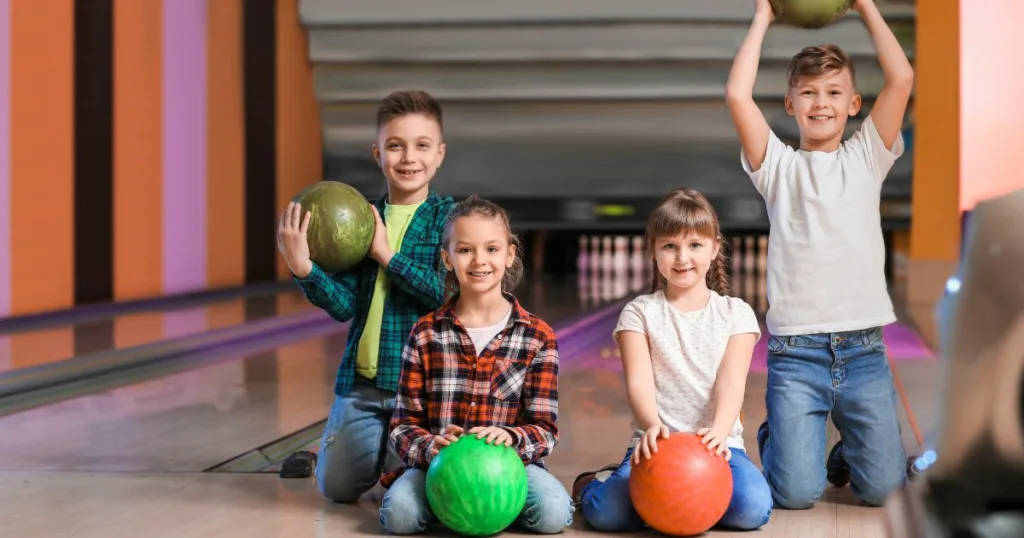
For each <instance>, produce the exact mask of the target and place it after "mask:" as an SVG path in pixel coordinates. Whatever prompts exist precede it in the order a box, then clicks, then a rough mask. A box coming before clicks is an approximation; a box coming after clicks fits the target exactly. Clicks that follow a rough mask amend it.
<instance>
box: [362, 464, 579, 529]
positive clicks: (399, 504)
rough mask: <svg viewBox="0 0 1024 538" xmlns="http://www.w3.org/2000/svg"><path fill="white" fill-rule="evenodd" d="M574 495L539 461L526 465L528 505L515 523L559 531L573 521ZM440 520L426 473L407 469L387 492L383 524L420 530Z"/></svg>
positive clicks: (385, 526) (382, 516) (383, 502)
mask: <svg viewBox="0 0 1024 538" xmlns="http://www.w3.org/2000/svg"><path fill="white" fill-rule="evenodd" d="M573 510H574V508H573V505H572V498H571V497H570V496H569V492H568V491H566V489H565V486H563V485H562V483H561V482H559V481H558V479H557V478H555V477H554V475H552V474H551V473H549V472H548V471H547V470H545V469H544V468H543V467H541V466H539V465H534V464H530V465H527V466H526V506H525V507H523V511H522V513H520V514H519V517H518V518H517V519H516V520H515V522H514V523H513V525H515V526H518V527H520V528H522V529H523V530H526V531H527V532H535V533H538V534H557V533H559V532H561V531H562V529H564V528H565V527H567V526H569V525H571V524H572V513H573ZM433 523H437V519H436V517H435V516H434V514H433V513H432V512H431V511H430V505H429V504H428V503H427V473H426V472H425V471H423V470H421V469H406V470H405V472H404V473H402V476H400V477H399V478H398V480H396V481H395V483H394V484H392V485H391V487H390V488H389V489H388V492H387V493H385V494H384V500H383V501H382V502H381V506H380V525H381V527H383V528H384V530H385V531H386V532H389V533H391V534H417V533H421V532H425V531H426V530H427V529H428V527H429V526H430V525H431V524H433Z"/></svg>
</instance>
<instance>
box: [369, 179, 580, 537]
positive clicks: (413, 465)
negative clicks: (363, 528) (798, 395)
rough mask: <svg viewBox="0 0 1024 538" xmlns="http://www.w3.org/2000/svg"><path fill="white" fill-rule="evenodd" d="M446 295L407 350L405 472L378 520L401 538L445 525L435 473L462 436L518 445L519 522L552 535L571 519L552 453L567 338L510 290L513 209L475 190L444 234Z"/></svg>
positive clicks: (515, 258) (395, 426)
mask: <svg viewBox="0 0 1024 538" xmlns="http://www.w3.org/2000/svg"><path fill="white" fill-rule="evenodd" d="M442 249H443V252H442V260H443V261H444V264H445V266H446V267H447V269H448V273H447V275H446V281H445V284H446V292H447V296H448V299H447V302H446V303H445V304H444V305H443V306H442V307H441V308H440V309H438V310H437V311H435V312H433V313H430V314H428V315H426V316H424V317H423V318H421V319H420V320H419V322H418V323H417V324H416V326H415V327H414V328H413V330H412V333H411V334H410V336H409V340H408V342H407V343H406V345H405V351H404V353H403V362H402V372H401V375H400V378H399V386H398V397H397V403H396V407H395V412H394V415H393V417H392V419H391V443H392V445H393V447H394V448H395V451H396V452H397V453H398V455H399V457H400V459H401V461H402V464H403V465H402V469H400V470H399V471H397V472H395V473H391V474H389V475H386V476H385V477H384V478H382V479H381V483H382V484H383V485H384V486H385V487H388V488H389V489H388V492H387V493H386V494H385V495H384V500H383V502H382V504H381V508H380V522H381V525H382V526H383V527H384V529H385V530H386V531H388V532H390V533H393V534H413V533H419V532H424V531H425V530H427V527H428V525H429V524H430V523H432V522H434V521H436V519H435V518H434V516H433V514H432V513H431V511H430V506H429V505H428V504H427V497H426V469H427V467H428V466H429V465H430V461H431V459H432V458H433V457H434V456H435V455H436V454H437V453H438V451H439V450H441V449H442V448H444V447H445V446H447V445H448V444H449V443H451V442H452V441H454V440H456V439H457V438H458V437H459V436H461V435H475V436H477V437H478V438H481V439H483V438H486V439H487V442H489V443H501V444H504V445H506V446H510V447H512V448H514V449H515V450H516V452H517V453H518V454H519V456H520V458H521V459H522V461H523V463H524V464H525V465H526V475H527V489H528V492H527V497H526V506H525V507H524V508H523V512H522V513H521V514H520V516H519V518H518V519H517V520H516V523H517V524H518V525H519V526H520V527H522V528H524V529H526V530H529V531H532V532H537V533H544V534H553V533H557V532H560V531H561V530H562V529H563V528H565V527H566V526H567V525H569V524H570V523H571V521H572V512H573V506H572V501H571V499H570V498H569V494H568V492H567V491H566V490H565V488H564V487H563V486H562V484H561V483H560V482H559V481H558V479H557V478H555V477H554V476H553V475H552V474H551V473H549V472H548V471H547V470H546V468H545V465H544V461H543V458H544V457H545V456H546V455H548V454H550V453H551V449H552V448H554V446H555V443H556V442H557V440H558V424H557V418H558V344H557V342H556V340H555V333H554V331H553V330H552V329H551V327H550V326H549V325H548V324H547V323H545V322H544V320H542V319H540V318H538V317H537V316H535V315H533V314H531V313H530V312H527V311H526V310H525V309H524V308H523V307H522V306H520V304H519V301H518V300H516V298H515V297H514V296H513V295H512V294H511V293H510V292H509V290H511V289H513V288H514V287H515V286H516V285H517V284H518V283H519V281H520V280H521V279H522V276H523V262H522V259H521V258H520V256H521V252H520V250H521V248H520V243H519V240H518V239H517V238H516V236H515V235H513V234H512V229H511V226H510V225H509V221H508V216H507V215H506V213H505V211H504V209H502V208H501V207H500V206H498V205H497V204H494V203H493V202H490V201H486V200H481V199H479V198H476V197H475V196H474V197H470V198H468V199H467V200H465V201H463V202H461V203H459V204H458V205H456V206H455V208H454V209H453V210H452V213H451V215H450V217H449V220H448V223H447V225H446V226H445V230H444V235H443V238H442Z"/></svg>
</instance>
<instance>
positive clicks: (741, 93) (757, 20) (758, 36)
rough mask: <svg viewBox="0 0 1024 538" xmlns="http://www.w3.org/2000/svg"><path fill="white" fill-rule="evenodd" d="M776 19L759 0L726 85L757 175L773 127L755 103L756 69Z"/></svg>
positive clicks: (765, 0) (734, 117)
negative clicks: (762, 47) (772, 23)
mask: <svg viewBox="0 0 1024 538" xmlns="http://www.w3.org/2000/svg"><path fill="white" fill-rule="evenodd" d="M773 17H774V14H773V13H772V9H771V5H770V4H768V0H758V2H757V11H756V13H755V14H754V20H753V22H752V23H751V25H750V30H749V31H748V32H747V37H746V39H744V40H743V44H742V45H741V46H740V50H739V52H738V53H737V54H736V59H735V60H733V63H732V70H730V71H729V81H728V82H727V83H726V85H725V101H726V104H727V105H728V106H729V112H730V113H731V114H732V121H733V125H735V127H736V133H737V134H738V135H739V139H740V145H741V146H742V148H743V154H744V155H746V157H747V161H748V162H749V163H750V169H751V170H752V171H755V172H756V171H757V170H759V169H760V168H761V164H762V163H763V162H764V159H765V155H766V154H767V153H768V138H769V133H770V128H769V127H768V121H767V120H765V119H764V114H763V113H762V112H761V109H760V108H759V107H758V106H757V103H756V102H754V82H755V81H756V80H757V68H758V64H759V62H760V60H761V45H762V43H763V42H764V35H765V33H766V32H767V31H768V26H769V25H770V24H771V22H772V18H773Z"/></svg>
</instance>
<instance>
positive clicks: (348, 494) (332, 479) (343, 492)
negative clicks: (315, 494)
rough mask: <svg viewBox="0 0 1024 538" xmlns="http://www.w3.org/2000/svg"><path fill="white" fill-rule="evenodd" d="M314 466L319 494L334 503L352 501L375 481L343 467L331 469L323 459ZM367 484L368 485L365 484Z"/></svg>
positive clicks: (356, 499) (367, 489)
mask: <svg viewBox="0 0 1024 538" xmlns="http://www.w3.org/2000/svg"><path fill="white" fill-rule="evenodd" d="M318 463H324V465H319V464H318V465H317V468H316V482H317V487H318V488H319V490H320V494H321V495H323V496H324V498H326V499H329V500H331V501H333V502H336V503H352V502H356V501H358V500H359V497H361V496H362V495H363V493H366V492H367V491H369V490H370V489H371V488H372V487H373V486H374V484H376V481H373V480H368V479H365V478H364V477H361V476H359V475H357V474H355V473H352V472H349V471H348V470H345V469H331V467H330V466H329V465H327V464H326V463H327V462H325V461H324V460H320V462H318ZM367 484H369V485H367Z"/></svg>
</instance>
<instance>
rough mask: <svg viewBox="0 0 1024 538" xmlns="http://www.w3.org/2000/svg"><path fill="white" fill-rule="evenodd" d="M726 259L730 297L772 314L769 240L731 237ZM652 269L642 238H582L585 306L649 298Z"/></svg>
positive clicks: (579, 263)
mask: <svg viewBox="0 0 1024 538" xmlns="http://www.w3.org/2000/svg"><path fill="white" fill-rule="evenodd" d="M724 254H725V256H727V257H728V263H729V266H728V267H729V271H730V279H731V285H732V290H731V295H734V296H736V297H740V298H742V299H743V300H745V301H747V303H748V304H750V306H751V307H753V308H754V310H755V311H758V312H762V313H763V312H765V311H767V309H768V298H767V296H766V292H765V289H766V286H767V277H766V269H767V266H768V236H767V235H739V236H735V237H732V238H731V239H729V241H728V246H727V247H726V252H725V253H724ZM653 270H654V266H653V264H652V263H651V258H650V256H649V255H648V254H647V253H646V245H645V244H644V238H643V236H642V235H632V236H626V235H618V236H611V235H605V236H601V235H581V236H580V237H579V254H578V255H577V258H576V283H577V289H578V292H577V293H578V296H579V301H580V306H581V307H582V308H590V307H596V306H599V305H601V304H604V303H608V302H610V301H614V300H617V299H621V298H623V297H625V296H626V295H639V294H641V293H647V292H648V291H649V290H650V288H651V282H652V280H653Z"/></svg>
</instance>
